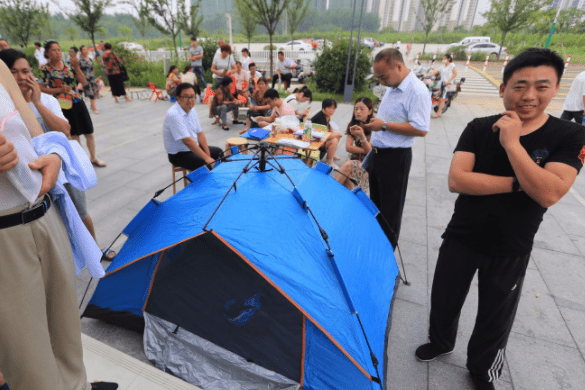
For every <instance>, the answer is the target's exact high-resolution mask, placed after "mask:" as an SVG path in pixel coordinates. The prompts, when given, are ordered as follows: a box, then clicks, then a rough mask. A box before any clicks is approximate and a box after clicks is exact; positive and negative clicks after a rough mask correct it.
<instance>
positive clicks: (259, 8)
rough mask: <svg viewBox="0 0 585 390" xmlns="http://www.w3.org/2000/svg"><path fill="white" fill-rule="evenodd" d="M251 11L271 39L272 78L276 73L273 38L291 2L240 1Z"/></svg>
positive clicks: (283, 0)
mask: <svg viewBox="0 0 585 390" xmlns="http://www.w3.org/2000/svg"><path fill="white" fill-rule="evenodd" d="M240 1H241V2H242V4H244V5H245V6H246V7H247V8H248V9H249V10H250V11H251V14H250V17H251V18H253V19H255V21H256V23H258V24H260V25H262V26H264V28H266V31H268V36H269V38H270V77H272V74H273V72H274V59H273V58H272V52H273V47H272V37H273V36H274V32H275V31H276V27H277V26H278V22H279V21H280V17H281V16H282V13H283V12H284V10H285V9H286V8H287V7H288V5H289V3H290V0H240Z"/></svg>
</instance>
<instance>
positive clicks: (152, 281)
mask: <svg viewBox="0 0 585 390" xmlns="http://www.w3.org/2000/svg"><path fill="white" fill-rule="evenodd" d="M164 254H165V251H164V250H163V251H162V252H161V253H160V256H159V258H158V262H157V263H156V268H155V269H154V272H153V273H152V279H150V287H148V295H147V296H146V300H145V301H144V306H143V307H142V312H143V313H144V310H146V304H147V303H148V298H150V292H151V291H152V285H153V284H154V278H155V277H156V271H158V266H159V265H160V261H161V259H162V257H163V256H164Z"/></svg>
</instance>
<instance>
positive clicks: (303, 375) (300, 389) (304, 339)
mask: <svg viewBox="0 0 585 390" xmlns="http://www.w3.org/2000/svg"><path fill="white" fill-rule="evenodd" d="M306 321H307V317H305V316H303V353H302V355H301V381H300V382H299V384H300V385H301V387H300V388H299V390H303V379H305V347H306V346H307V345H306V341H307V340H306V338H305V332H306V329H305V323H306Z"/></svg>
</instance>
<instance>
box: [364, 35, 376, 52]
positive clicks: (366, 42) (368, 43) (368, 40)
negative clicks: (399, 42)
mask: <svg viewBox="0 0 585 390" xmlns="http://www.w3.org/2000/svg"><path fill="white" fill-rule="evenodd" d="M362 45H364V46H367V47H369V48H370V50H374V48H375V47H376V41H375V40H374V38H363V39H362Z"/></svg>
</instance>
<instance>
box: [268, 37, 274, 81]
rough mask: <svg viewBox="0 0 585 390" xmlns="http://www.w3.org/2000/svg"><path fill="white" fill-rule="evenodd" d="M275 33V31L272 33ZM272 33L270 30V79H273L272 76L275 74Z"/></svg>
mask: <svg viewBox="0 0 585 390" xmlns="http://www.w3.org/2000/svg"><path fill="white" fill-rule="evenodd" d="M272 34H274V33H272ZM272 34H271V33H270V31H269V32H268V35H269V36H270V80H272V76H273V75H274V74H273V73H274V69H273V67H274V62H273V60H272Z"/></svg>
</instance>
